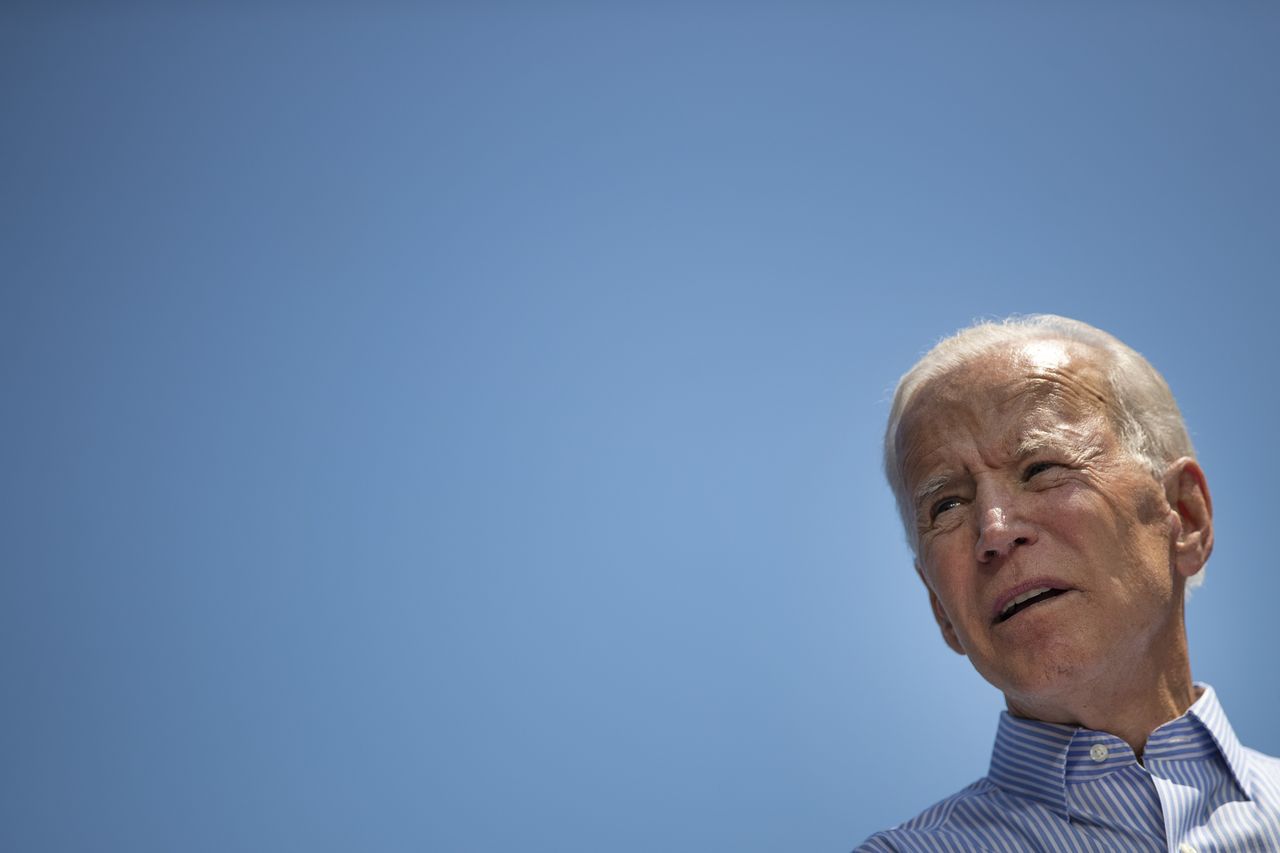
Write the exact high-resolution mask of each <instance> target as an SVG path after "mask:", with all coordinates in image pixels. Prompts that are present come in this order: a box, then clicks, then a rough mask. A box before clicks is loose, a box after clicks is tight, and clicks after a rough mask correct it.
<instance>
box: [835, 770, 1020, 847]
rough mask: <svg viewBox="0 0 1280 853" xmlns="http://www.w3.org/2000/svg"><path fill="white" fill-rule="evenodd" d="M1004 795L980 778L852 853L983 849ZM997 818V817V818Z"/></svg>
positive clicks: (865, 842)
mask: <svg viewBox="0 0 1280 853" xmlns="http://www.w3.org/2000/svg"><path fill="white" fill-rule="evenodd" d="M1004 799H1005V798H1004V797H1003V795H1002V794H1001V793H1000V790H999V789H998V788H997V787H996V786H995V785H993V784H992V783H991V782H989V781H988V780H987V779H985V778H983V779H979V780H978V781H977V782H974V783H973V784H972V785H969V786H968V787H966V788H963V789H961V790H959V791H957V792H956V793H954V794H952V795H951V796H949V797H947V798H946V799H944V800H940V801H938V802H936V803H934V804H933V805H932V806H930V807H929V808H927V809H925V810H924V811H922V812H921V813H920V814H918V815H916V816H915V817H913V818H911V819H910V820H907V821H903V822H902V823H900V824H898V825H897V826H895V827H893V828H892V829H886V830H884V831H882V832H877V833H876V834H875V835H873V836H871V837H870V838H868V839H867V840H866V841H864V842H862V843H861V844H860V845H858V847H857V849H856V850H855V851H854V853H881V851H916V850H922V851H928V850H946V851H951V850H982V849H984V846H983V842H984V840H985V836H986V835H987V833H985V832H983V831H982V830H983V829H985V828H989V827H990V826H991V824H992V823H993V817H995V816H996V815H998V814H999V813H1000V812H1001V811H1003V809H1004V807H1005V804H1003V803H1002V802H1001V801H1002V800H1004ZM997 821H998V818H997Z"/></svg>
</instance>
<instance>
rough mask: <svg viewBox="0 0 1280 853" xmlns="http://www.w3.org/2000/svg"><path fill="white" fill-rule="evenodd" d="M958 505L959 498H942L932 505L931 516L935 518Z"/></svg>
mask: <svg viewBox="0 0 1280 853" xmlns="http://www.w3.org/2000/svg"><path fill="white" fill-rule="evenodd" d="M958 506H960V499H959V498H943V499H942V500H940V501H938V502H937V503H936V504H934V505H933V513H932V517H933V518H937V517H938V516H940V515H942V514H943V513H944V512H946V511H947V510H949V509H954V508H955V507H958Z"/></svg>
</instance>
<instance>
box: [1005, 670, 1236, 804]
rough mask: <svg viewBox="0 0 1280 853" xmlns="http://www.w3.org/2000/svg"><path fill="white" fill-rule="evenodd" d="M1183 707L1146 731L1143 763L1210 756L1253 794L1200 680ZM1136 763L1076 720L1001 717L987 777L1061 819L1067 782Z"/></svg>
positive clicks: (1231, 734) (1119, 745) (1110, 738)
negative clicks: (1071, 723) (1191, 699)
mask: <svg viewBox="0 0 1280 853" xmlns="http://www.w3.org/2000/svg"><path fill="white" fill-rule="evenodd" d="M1195 686H1196V687H1197V688H1198V689H1200V690H1201V691H1202V692H1201V694H1200V698H1199V699H1197V700H1196V701H1195V702H1194V703H1193V704H1192V706H1191V707H1190V708H1188V709H1187V712H1186V713H1185V714H1183V715H1182V716H1181V717H1178V718H1177V719H1176V720H1170V721H1169V722H1167V723H1165V724H1164V725H1162V726H1160V728H1158V729H1156V730H1155V731H1154V732H1152V733H1151V736H1150V737H1149V738H1147V743H1146V746H1145V748H1144V749H1143V765H1144V766H1145V767H1146V768H1147V769H1148V770H1149V771H1150V772H1153V773H1159V769H1160V764H1161V763H1162V762H1168V761H1210V762H1212V761H1214V760H1215V757H1216V756H1220V757H1221V759H1222V761H1223V762H1224V763H1225V764H1226V766H1227V768H1228V770H1229V771H1230V774H1231V776H1232V777H1233V778H1234V780H1235V783H1236V785H1237V786H1238V787H1239V788H1240V791H1241V794H1242V796H1243V797H1244V798H1246V799H1251V798H1252V793H1253V792H1252V790H1251V779H1250V775H1249V763H1248V756H1247V754H1246V753H1245V751H1244V748H1243V747H1241V745H1240V741H1239V740H1238V739H1237V738H1236V733H1235V731H1234V730H1233V729H1232V728H1231V724H1230V723H1229V722H1228V721H1227V715H1226V714H1225V713H1224V712H1223V710H1222V706H1221V705H1220V704H1218V697H1217V695H1216V694H1215V693H1214V692H1213V688H1212V687H1210V686H1209V685H1207V684H1196V685H1195ZM1136 763H1137V761H1136V758H1135V756H1134V754H1133V750H1132V749H1131V748H1130V747H1129V745H1128V744H1127V743H1125V742H1124V741H1123V740H1121V739H1120V738H1118V737H1116V736H1115V735H1112V734H1108V733H1107V732H1098V731H1093V730H1091V729H1084V728H1079V727H1076V726H1064V725H1058V724H1055V723H1042V722H1040V721H1039V720H1028V719H1024V718H1022V717H1015V716H1013V715H1012V714H1010V713H1009V712H1008V711H1005V712H1004V713H1002V714H1001V715H1000V725H999V728H998V729H997V731H996V744H995V748H994V749H993V750H992V752H991V769H990V771H989V773H988V774H987V778H988V779H989V780H990V781H991V782H993V783H994V784H995V785H996V786H997V787H999V788H1001V789H1003V790H1005V791H1008V792H1009V793H1012V794H1017V795H1019V796H1023V797H1027V798H1028V799H1032V800H1035V801H1037V802H1039V803H1041V804H1043V805H1044V806H1046V807H1048V808H1049V809H1051V810H1052V811H1053V812H1055V813H1056V814H1058V815H1060V816H1062V817H1064V818H1065V817H1068V812H1069V809H1068V806H1067V786H1068V785H1072V784H1077V783H1081V782H1088V781H1091V780H1093V779H1097V778H1100V777H1102V776H1105V775H1107V774H1108V773H1112V772H1115V771H1117V770H1120V769H1121V768H1124V767H1129V766H1133V765H1135V764H1136Z"/></svg>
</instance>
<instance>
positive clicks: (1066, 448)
mask: <svg viewBox="0 0 1280 853" xmlns="http://www.w3.org/2000/svg"><path fill="white" fill-rule="evenodd" d="M1109 395H1110V390H1109V386H1108V384H1107V382H1106V381H1105V379H1104V375H1103V372H1102V370H1101V369H1100V368H1099V366H1098V363H1097V357H1096V355H1095V354H1094V353H1093V352H1092V351H1090V350H1089V349H1087V348H1084V347H1081V346H1078V345H1074V344H1068V343H1061V342H1057V341H1034V342H1030V343H1026V344H1022V345H1020V346H1018V347H1017V348H1015V349H996V350H993V351H992V352H991V353H989V354H987V355H985V356H983V357H981V358H979V359H977V360H975V361H973V362H970V363H968V364H966V365H964V366H963V367H962V368H960V369H958V370H955V371H952V372H951V373H949V374H947V375H944V376H942V377H940V378H938V379H935V380H933V381H931V382H930V383H929V385H927V386H926V387H925V388H923V389H921V390H920V391H919V392H918V393H917V395H916V398H915V401H914V402H913V403H912V404H911V406H910V407H909V408H908V409H907V412H906V413H905V416H904V417H903V419H902V422H901V425H900V427H899V429H898V434H897V437H896V440H897V447H898V459H899V460H900V464H901V465H902V471H903V476H904V481H905V484H906V489H907V494H908V496H909V498H910V499H911V500H912V501H913V502H914V507H915V519H916V528H915V538H916V542H917V568H918V570H919V572H920V575H921V577H922V578H923V579H924V581H925V584H926V585H927V586H928V588H929V591H930V600H931V602H932V604H933V608H934V613H935V616H936V617H937V619H938V623H939V625H940V626H941V627H942V631H943V636H944V638H945V639H946V640H947V643H948V645H950V646H951V647H952V648H953V649H955V650H956V651H957V652H960V653H962V654H965V655H968V657H969V659H970V661H972V663H973V665H974V667H976V668H977V670H978V671H979V672H980V673H981V674H982V676H983V677H984V678H986V679H987V680H988V681H989V682H991V683H992V684H993V685H995V686H996V687H997V688H999V689H1000V690H1001V691H1002V692H1004V693H1005V695H1006V697H1008V698H1009V700H1010V702H1011V705H1019V704H1022V703H1024V702H1025V703H1026V704H1028V705H1034V704H1043V703H1045V702H1052V701H1054V698H1055V697H1062V696H1066V695H1069V694H1071V693H1072V692H1073V691H1080V690H1087V689H1090V687H1091V686H1100V685H1101V684H1103V683H1107V682H1110V683H1116V682H1115V679H1124V678H1125V677H1126V673H1131V672H1136V671H1137V669H1136V668H1138V667H1143V666H1150V665H1151V664H1152V663H1154V662H1155V661H1154V660H1153V659H1152V657H1151V655H1152V654H1153V653H1158V651H1159V649H1160V648H1161V644H1167V643H1170V642H1174V641H1175V638H1176V637H1177V636H1180V634H1179V633H1176V632H1180V631H1181V615H1182V592H1183V578H1182V577H1180V576H1179V574H1178V571H1177V568H1176V566H1175V560H1174V540H1175V538H1176V537H1177V535H1178V532H1179V530H1180V527H1179V525H1180V521H1179V516H1178V513H1176V512H1173V511H1172V510H1171V508H1170V505H1169V502H1168V500H1167V498H1166V493H1165V487H1164V485H1162V484H1161V483H1160V482H1158V481H1157V480H1156V478H1155V477H1153V476H1152V474H1151V473H1150V471H1149V470H1147V469H1145V468H1144V467H1143V466H1142V464H1141V463H1140V462H1139V461H1138V460H1136V459H1135V458H1133V457H1132V455H1131V454H1129V453H1128V452H1126V450H1125V449H1124V448H1123V447H1122V445H1121V442H1120V441H1119V439H1118V437H1117V435H1116V433H1115V430H1114V426H1113V424H1112V420H1111V418H1110V417H1109V416H1108V408H1107V407H1108V405H1109V404H1110V400H1109V399H1108V397H1109ZM1197 471H1198V469H1197ZM1023 599H1026V600H1023ZM1157 656H1158V655H1157Z"/></svg>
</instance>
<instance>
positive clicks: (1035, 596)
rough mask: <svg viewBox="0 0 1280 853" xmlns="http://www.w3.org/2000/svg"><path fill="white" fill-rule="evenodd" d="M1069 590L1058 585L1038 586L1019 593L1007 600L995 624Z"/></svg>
mask: <svg viewBox="0 0 1280 853" xmlns="http://www.w3.org/2000/svg"><path fill="white" fill-rule="evenodd" d="M1067 591H1068V590H1065V589H1058V588H1057V587H1049V586H1038V587H1034V588H1032V589H1029V590H1027V591H1026V592H1022V593H1019V594H1018V595H1015V596H1014V597H1013V598H1011V599H1009V600H1008V601H1007V602H1005V605H1004V607H1002V608H1001V609H1000V612H999V614H997V615H996V619H995V623H994V624H997V625H998V624H1000V623H1001V622H1007V621H1009V620H1010V619H1012V618H1013V617H1014V616H1017V615H1018V614H1019V613H1021V612H1022V611H1024V610H1028V609H1030V608H1032V607H1035V606H1036V605H1037V604H1040V603H1042V602H1045V601H1048V600H1049V599H1051V598H1057V597H1058V596H1060V595H1062V594H1063V593H1064V592H1067Z"/></svg>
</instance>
